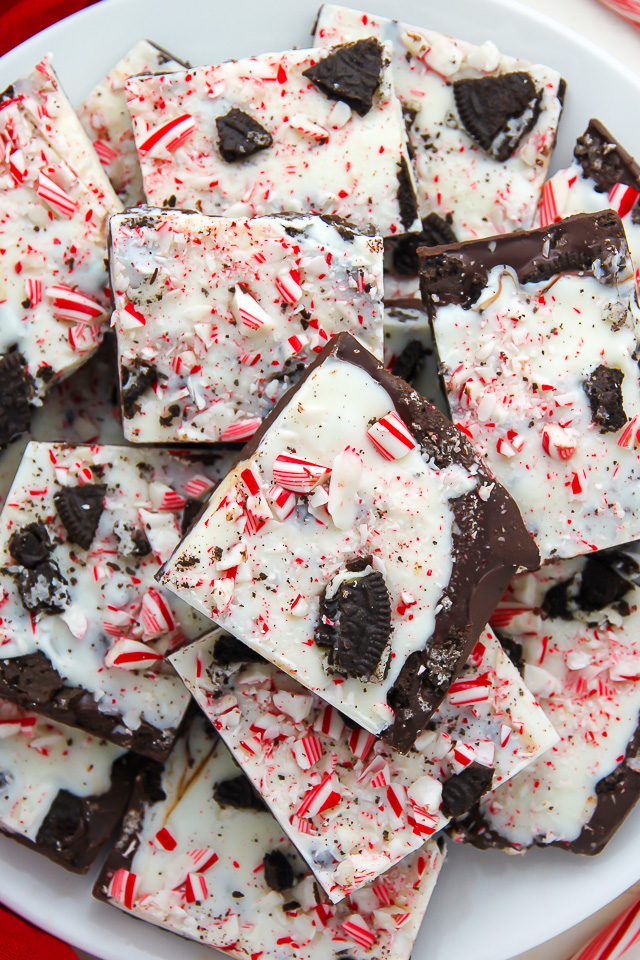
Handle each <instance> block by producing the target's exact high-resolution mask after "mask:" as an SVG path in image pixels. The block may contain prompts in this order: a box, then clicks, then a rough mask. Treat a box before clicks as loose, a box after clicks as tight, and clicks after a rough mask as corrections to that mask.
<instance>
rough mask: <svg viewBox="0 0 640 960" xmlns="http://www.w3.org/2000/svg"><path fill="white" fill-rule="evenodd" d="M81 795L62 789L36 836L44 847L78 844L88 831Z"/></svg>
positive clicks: (37, 840) (38, 842) (37, 841)
mask: <svg viewBox="0 0 640 960" xmlns="http://www.w3.org/2000/svg"><path fill="white" fill-rule="evenodd" d="M83 812H84V811H83V804H82V800H81V799H80V797H76V796H75V794H73V793H69V792H68V791H67V790H60V791H59V792H58V793H57V794H56V797H55V799H54V801H53V803H52V804H51V806H50V808H49V810H48V812H47V816H46V817H45V819H44V822H43V824H42V826H41V827H40V829H39V830H38V835H37V837H36V843H37V844H40V845H41V846H44V847H56V846H57V847H67V846H71V845H72V844H74V843H75V844H77V843H78V841H79V840H80V839H81V838H82V837H83V835H84V833H85V831H86V823H85V820H84V817H83Z"/></svg>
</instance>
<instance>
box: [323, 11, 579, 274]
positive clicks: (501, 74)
mask: <svg viewBox="0 0 640 960" xmlns="http://www.w3.org/2000/svg"><path fill="white" fill-rule="evenodd" d="M365 37H376V38H378V40H380V41H382V42H385V43H387V44H388V45H390V46H391V49H392V58H391V59H392V65H393V79H394V84H395V88H396V93H397V95H398V98H399V100H400V102H401V104H402V109H403V111H404V115H405V119H406V122H407V129H408V135H409V142H410V145H411V148H412V156H413V169H414V173H415V179H416V184H417V190H418V202H419V210H420V216H421V218H422V222H423V234H422V243H423V244H424V245H425V246H434V245H436V244H443V243H452V242H455V241H456V240H471V239H475V238H478V237H487V236H492V235H493V234H497V233H506V232H510V231H512V230H515V229H517V228H520V227H525V228H527V227H531V226H533V221H534V215H535V212H536V207H537V204H538V199H539V197H540V190H541V189H542V184H543V181H544V178H545V175H546V172H547V170H548V168H549V161H550V158H551V151H552V149H553V146H554V143H555V138H556V132H557V128H558V122H559V120H560V114H561V112H562V101H563V98H564V88H565V84H564V80H562V78H561V77H560V74H559V73H557V71H555V70H552V69H551V68H550V67H545V66H542V65H541V64H536V63H529V62H528V61H526V60H521V59H518V58H516V57H510V56H506V55H504V54H502V53H500V51H499V50H498V49H497V48H496V47H495V45H494V44H493V43H491V42H490V41H488V42H487V43H483V44H482V45H481V46H476V45H474V44H472V43H467V42H466V41H464V40H454V39H453V38H452V37H448V36H445V35H444V34H441V33H436V32H435V31H433V30H425V29H423V28H422V27H415V26H410V25H408V24H406V23H402V22H400V21H398V20H390V19H387V18H386V17H379V16H372V15H371V14H364V13H362V12H360V11H358V10H351V9H349V8H347V7H341V6H338V5H334V4H324V5H323V6H322V7H321V8H320V13H319V15H318V20H317V23H316V28H315V43H316V44H318V45H321V46H326V45H327V44H333V43H340V42H342V41H345V40H350V41H354V40H362V39H363V38H365ZM415 251H416V244H415V243H414V242H413V238H412V237H407V238H403V239H402V240H400V241H399V243H398V244H397V245H396V243H395V242H392V243H391V244H390V267H391V269H392V271H393V272H394V273H397V274H399V275H400V276H401V277H405V276H412V277H415V275H416V274H417V272H418V261H417V257H416V252H415Z"/></svg>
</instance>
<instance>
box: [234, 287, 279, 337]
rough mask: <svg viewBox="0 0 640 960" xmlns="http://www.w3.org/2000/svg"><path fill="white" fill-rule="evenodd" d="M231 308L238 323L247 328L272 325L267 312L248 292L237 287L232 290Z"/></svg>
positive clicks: (254, 328) (253, 328)
mask: <svg viewBox="0 0 640 960" xmlns="http://www.w3.org/2000/svg"><path fill="white" fill-rule="evenodd" d="M231 310H232V312H233V315H234V317H235V318H236V320H237V321H238V323H241V324H242V326H244V327H247V328H248V329H249V330H259V329H260V327H264V326H266V327H270V326H271V325H272V324H271V317H270V316H269V314H268V313H266V311H264V310H263V309H262V307H261V306H260V304H259V303H258V302H257V301H256V300H254V299H253V297H252V296H251V294H250V293H244V291H243V290H240V289H239V287H236V289H235V291H234V294H233V301H232V304H231Z"/></svg>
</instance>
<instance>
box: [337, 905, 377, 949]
mask: <svg viewBox="0 0 640 960" xmlns="http://www.w3.org/2000/svg"><path fill="white" fill-rule="evenodd" d="M340 926H341V927H342V929H343V930H344V932H345V933H346V934H347V935H348V936H349V937H350V938H351V939H352V940H353V941H354V942H355V943H357V944H359V945H360V946H361V947H364V949H365V950H370V949H371V947H372V946H373V945H374V943H375V942H376V935H375V933H372V932H371V930H369V927H368V926H367V924H366V922H365V921H364V920H363V919H362V917H361V916H360V915H359V914H358V913H352V914H351V915H350V916H348V917H347V919H346V920H344V921H343V922H342V923H341V924H340Z"/></svg>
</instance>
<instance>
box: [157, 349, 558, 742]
mask: <svg viewBox="0 0 640 960" xmlns="http://www.w3.org/2000/svg"><path fill="white" fill-rule="evenodd" d="M330 357H335V358H336V359H338V360H343V361H344V362H346V363H352V364H354V365H356V366H358V367H360V368H361V369H362V370H364V371H365V372H366V373H367V374H368V375H369V376H370V377H371V378H372V379H373V380H375V381H376V382H377V383H379V384H380V385H381V386H382V387H383V388H384V389H385V390H386V391H387V393H388V394H389V396H390V397H391V399H392V401H393V404H394V406H395V408H396V410H397V412H398V414H399V415H400V417H401V418H402V420H403V421H404V422H405V424H406V425H407V427H408V429H409V430H410V431H411V432H412V434H413V436H414V437H415V439H416V440H417V442H418V444H419V446H420V449H421V452H422V455H423V457H424V458H425V460H429V461H432V462H434V463H435V464H436V465H437V466H438V467H440V468H446V467H447V466H449V465H450V464H452V463H460V464H462V465H463V466H464V467H465V468H469V467H471V466H473V467H474V468H475V469H476V470H477V477H478V486H480V485H482V484H495V486H494V488H493V491H492V493H491V496H490V497H489V499H488V501H486V502H485V501H484V500H482V499H481V498H480V497H479V496H478V493H477V489H476V490H474V491H472V492H470V493H468V494H465V495H464V496H461V497H458V498H457V499H455V500H452V501H451V509H452V511H453V514H454V518H455V525H454V530H453V561H454V562H453V570H452V573H451V579H450V581H449V584H448V586H447V588H446V590H445V591H444V594H443V597H442V600H441V609H440V612H439V613H438V614H437V615H436V623H435V630H434V633H433V635H432V636H431V637H430V638H428V642H427V643H425V649H424V650H423V651H417V652H415V653H412V654H411V655H410V656H409V658H408V659H407V662H406V663H405V665H404V667H403V668H402V670H401V671H400V674H399V676H398V679H397V680H396V682H395V684H394V685H393V687H392V688H391V690H390V691H389V696H388V702H389V704H390V706H391V707H392V708H393V710H394V711H395V719H394V722H393V723H392V724H391V725H390V726H389V727H387V728H386V730H384V731H383V733H382V734H381V736H382V737H383V739H385V740H386V741H387V742H388V743H390V744H391V746H393V747H395V748H396V749H397V750H400V751H404V752H406V751H407V750H409V748H410V747H411V746H412V744H413V742H414V741H415V739H416V737H417V736H418V734H419V733H420V732H421V731H422V729H423V727H424V725H425V723H426V722H427V720H428V719H429V717H430V716H431V715H432V714H433V713H434V711H435V710H436V709H437V707H438V705H439V704H440V703H441V702H442V700H443V699H444V697H445V696H446V693H447V690H448V689H449V686H450V685H451V683H452V682H453V681H454V680H455V678H456V676H457V675H458V673H459V671H460V669H461V668H462V666H463V665H464V663H465V661H466V660H467V658H468V656H469V654H470V653H471V650H472V649H473V646H474V644H475V642H476V640H477V639H478V637H479V635H480V633H481V632H482V630H483V628H484V626H485V625H486V623H487V621H488V619H489V617H490V616H491V614H492V612H493V610H494V608H495V606H496V604H497V603H498V601H499V599H500V597H501V596H502V594H503V593H504V591H505V589H506V587H507V584H508V583H509V581H510V580H511V578H512V576H513V575H514V574H515V573H516V571H517V570H518V568H519V567H523V568H526V569H528V570H535V569H536V568H537V567H539V565H540V557H539V554H538V549H537V547H536V546H535V544H534V542H533V540H532V538H531V536H530V535H529V534H528V533H527V531H526V529H525V526H524V523H523V522H522V518H521V516H520V513H519V511H518V508H517V506H516V504H515V502H514V501H513V500H512V498H511V497H510V496H509V494H508V493H507V492H506V490H504V489H503V488H502V487H501V486H500V484H498V483H497V482H496V481H495V480H494V478H493V476H492V475H491V474H490V473H489V471H488V470H487V469H486V467H485V466H484V464H483V463H482V461H481V460H480V459H479V458H478V457H477V456H476V455H475V454H474V451H473V448H472V446H471V444H470V443H469V442H468V440H467V439H466V437H465V436H464V434H462V433H461V432H460V431H459V430H457V429H456V427H454V426H453V424H452V423H451V422H450V421H449V420H447V419H446V418H445V417H444V416H443V415H442V414H441V413H440V412H439V411H438V410H437V409H436V408H435V407H433V406H431V404H429V403H428V402H427V401H426V400H424V399H423V398H422V397H421V396H420V395H419V394H418V393H416V391H415V390H413V389H412V388H411V387H410V386H409V384H407V383H405V382H404V381H403V380H400V379H398V378H397V377H394V376H393V375H392V374H391V373H389V372H388V371H387V370H385V368H384V366H383V365H382V364H381V363H380V362H379V361H378V360H376V358H375V357H374V356H372V355H371V354H370V353H369V352H368V351H367V350H365V349H364V348H363V347H362V346H361V345H360V344H359V343H358V341H357V340H355V339H354V338H353V337H352V336H350V335H349V334H346V333H342V334H339V336H337V337H334V338H333V339H332V340H331V341H330V342H329V343H328V344H327V346H326V347H325V348H324V350H323V351H322V353H321V354H319V356H318V357H317V359H316V360H315V361H314V362H313V363H312V364H311V365H310V366H309V367H307V369H306V370H305V372H304V373H303V374H302V376H301V378H300V380H299V381H298V383H297V384H296V385H295V386H294V387H292V388H291V389H290V390H289V391H288V392H287V393H286V394H285V395H284V396H283V397H282V398H281V399H280V400H279V402H278V403H277V404H276V406H275V407H274V409H273V410H272V412H271V413H270V414H269V416H268V417H267V418H266V419H265V420H264V421H263V423H262V425H261V427H260V429H259V430H258V431H257V433H256V434H254V436H253V437H252V439H251V440H250V441H249V442H248V443H247V445H246V446H245V447H244V448H243V450H242V452H241V454H240V456H239V458H238V460H237V461H236V462H237V463H240V462H243V461H244V460H247V459H248V458H249V457H251V456H253V454H254V453H255V452H256V450H257V449H258V447H259V445H260V442H261V441H262V438H263V437H264V436H265V434H266V433H267V431H268V430H270V429H271V427H272V426H273V425H274V423H275V421H276V420H277V418H278V417H279V416H280V414H281V413H282V411H283V410H284V409H285V408H286V407H287V406H288V405H289V404H290V403H291V402H292V399H293V397H294V396H295V394H296V392H297V391H298V390H299V389H300V386H301V384H302V383H304V381H305V380H306V379H307V378H308V377H309V376H310V375H311V373H312V372H313V371H314V370H315V369H316V367H318V366H320V365H321V364H322V363H324V361H325V360H327V359H328V358H330ZM163 572H164V568H162V569H161V570H160V571H159V572H158V574H157V575H156V578H157V579H158V580H160V579H161V577H162V574H163ZM421 667H424V670H423V671H422V672H421V673H420V674H419V672H418V671H419V670H420V668H421Z"/></svg>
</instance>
